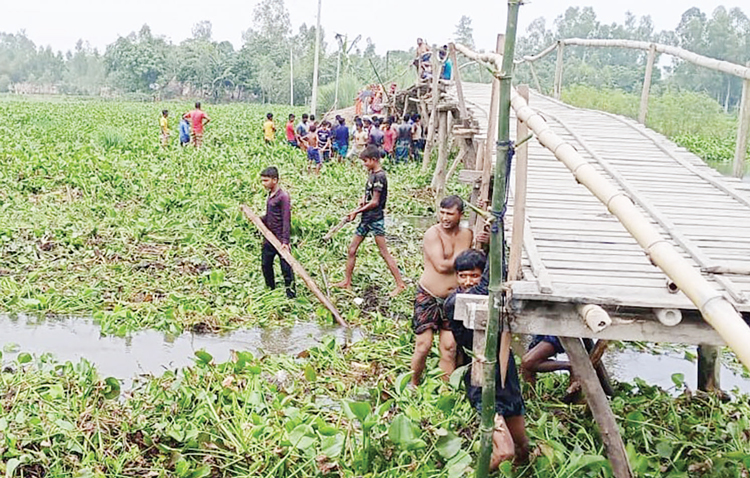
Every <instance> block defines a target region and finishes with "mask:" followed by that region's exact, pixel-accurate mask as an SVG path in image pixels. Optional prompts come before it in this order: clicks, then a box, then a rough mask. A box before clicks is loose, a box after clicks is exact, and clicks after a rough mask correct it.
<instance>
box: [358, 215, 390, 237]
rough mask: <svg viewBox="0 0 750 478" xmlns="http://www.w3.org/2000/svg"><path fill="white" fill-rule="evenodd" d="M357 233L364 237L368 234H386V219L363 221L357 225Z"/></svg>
mask: <svg viewBox="0 0 750 478" xmlns="http://www.w3.org/2000/svg"><path fill="white" fill-rule="evenodd" d="M355 234H356V235H358V236H362V237H367V235H368V234H372V235H373V236H385V219H378V220H377V221H367V222H365V221H362V222H360V223H359V226H357V230H356V231H355Z"/></svg>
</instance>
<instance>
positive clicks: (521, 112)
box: [512, 94, 750, 368]
mask: <svg viewBox="0 0 750 478" xmlns="http://www.w3.org/2000/svg"><path fill="white" fill-rule="evenodd" d="M512 105H513V109H514V110H515V111H516V115H517V116H518V117H520V118H521V119H523V120H525V121H526V123H527V125H528V126H529V129H530V130H531V131H533V132H534V133H535V134H536V137H537V138H538V139H539V142H540V143H541V144H542V145H543V146H544V147H545V148H547V149H549V150H550V151H552V152H553V153H554V154H555V156H556V157H557V159H559V160H560V161H561V162H562V163H563V164H565V166H566V167H567V168H568V169H569V170H570V171H571V172H572V173H573V174H574V176H575V178H576V180H577V181H578V182H579V183H581V184H583V185H584V186H585V187H586V188H587V189H588V190H589V191H591V192H592V194H594V196H596V197H597V198H598V199H599V200H600V201H601V202H602V204H604V205H606V206H607V208H608V209H609V211H610V212H611V213H612V214H613V215H614V216H615V217H617V219H618V220H619V221H620V222H621V223H622V225H623V226H624V227H625V229H627V230H628V232H629V233H630V234H631V236H633V238H634V239H635V240H636V241H637V242H638V243H639V244H640V245H641V247H642V248H643V249H644V250H645V251H646V252H647V254H648V255H649V257H650V259H651V261H652V262H653V263H654V264H655V265H656V266H657V267H659V268H660V269H661V270H662V271H664V273H665V274H666V275H667V277H669V278H670V279H671V280H672V281H674V283H675V284H676V285H677V287H678V288H679V289H680V290H681V291H682V292H683V293H684V294H685V296H687V297H688V298H689V299H690V301H691V302H692V303H693V304H695V306H696V307H697V308H698V310H700V311H701V314H702V315H703V318H704V319H705V320H706V322H708V323H709V324H710V325H711V326H712V327H713V328H714V329H715V330H716V332H717V333H718V334H719V335H720V336H721V338H722V339H724V341H725V342H726V343H727V345H729V347H731V349H732V350H733V351H734V353H735V354H736V355H737V357H738V358H739V360H740V361H741V362H742V363H743V364H744V365H745V367H748V368H750V347H747V344H749V343H750V327H748V325H747V324H746V323H745V322H744V320H743V319H742V317H741V316H740V314H739V313H738V312H737V310H736V309H735V308H734V306H733V305H732V303H731V302H730V301H729V300H728V299H726V298H725V297H724V295H723V294H722V293H721V292H720V291H718V290H716V289H715V288H714V287H713V286H712V285H711V284H710V283H709V282H708V281H707V280H706V279H705V278H704V277H703V276H702V275H701V273H700V271H699V270H698V269H696V268H695V267H693V265H692V264H691V263H690V262H688V261H687V259H685V258H684V257H683V256H682V254H681V253H680V252H678V251H677V250H676V249H675V248H674V247H673V246H672V245H671V244H670V243H669V242H668V241H666V240H665V238H664V237H663V236H662V235H661V234H660V233H659V231H658V230H657V229H656V228H655V227H654V226H653V225H652V224H651V219H650V218H647V217H646V216H645V215H643V214H642V213H641V212H640V211H639V210H638V208H637V207H636V206H635V204H634V203H633V201H632V200H631V199H630V198H628V197H627V196H626V195H624V194H623V193H622V192H621V191H620V190H619V188H617V187H616V186H614V185H613V184H612V183H611V182H610V181H609V180H608V179H606V178H605V177H604V176H602V175H601V174H600V173H599V172H598V171H597V170H596V169H595V168H594V166H593V165H591V164H589V163H588V162H587V161H586V160H585V159H584V158H583V157H582V156H581V155H580V154H579V153H578V151H576V149H575V148H574V147H573V146H572V145H570V144H569V143H567V142H565V141H563V139H562V138H560V137H559V136H557V134H555V133H554V132H553V131H552V129H551V128H550V127H549V125H548V124H547V122H546V121H545V120H544V118H543V117H542V116H541V115H539V114H538V113H536V112H535V111H534V110H532V109H531V108H530V107H529V106H528V105H527V104H526V101H525V100H524V99H523V98H522V97H521V96H520V95H518V94H514V95H513V99H512Z"/></svg>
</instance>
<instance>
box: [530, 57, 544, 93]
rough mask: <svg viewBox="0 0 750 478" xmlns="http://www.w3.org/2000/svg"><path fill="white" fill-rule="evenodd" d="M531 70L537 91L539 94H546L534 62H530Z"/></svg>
mask: <svg viewBox="0 0 750 478" xmlns="http://www.w3.org/2000/svg"><path fill="white" fill-rule="evenodd" d="M529 69H530V70H531V76H532V77H533V78H534V85H536V91H538V92H539V94H542V95H543V94H544V90H543V89H542V84H541V83H540V82H539V76H538V75H537V74H536V68H535V67H534V63H533V62H529Z"/></svg>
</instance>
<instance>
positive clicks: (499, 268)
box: [476, 0, 523, 478]
mask: <svg viewBox="0 0 750 478" xmlns="http://www.w3.org/2000/svg"><path fill="white" fill-rule="evenodd" d="M522 1H523V0H508V17H507V23H506V30H505V32H506V34H505V37H504V38H503V43H504V45H503V46H504V48H503V64H502V71H501V72H499V73H500V75H501V77H502V80H500V85H499V86H500V88H499V90H500V92H499V96H498V100H499V101H498V110H497V111H498V120H497V123H496V134H497V136H496V137H497V138H498V139H499V141H498V142H497V143H496V145H495V146H496V148H497V164H496V165H495V184H494V188H493V191H492V211H497V212H499V211H501V210H503V209H504V207H505V199H506V187H507V184H506V183H507V177H506V168H507V164H508V161H509V154H508V153H509V150H510V141H509V140H510V97H511V88H512V87H513V86H512V84H511V78H512V75H513V56H514V54H515V46H516V30H517V28H518V9H519V7H520V6H521V2H522ZM500 41H501V40H500V38H498V46H500V45H499V43H500ZM491 136H494V135H492V134H491V132H490V131H487V139H488V142H489V139H490V137H491ZM489 161H490V158H489V157H485V163H488V162H489ZM488 259H489V265H490V267H489V269H490V277H489V279H490V280H489V298H488V302H489V311H488V312H489V313H488V315H487V329H486V330H487V331H486V334H487V336H486V345H485V357H489V360H490V364H489V366H487V367H484V385H483V387H482V428H481V436H480V438H481V441H480V443H481V448H480V451H479V457H478V459H477V471H476V477H477V478H486V477H487V476H488V475H489V466H490V458H491V455H492V448H493V440H492V436H493V433H494V429H495V426H494V424H495V393H496V389H495V388H496V387H495V373H496V372H495V371H496V366H495V364H494V363H493V362H495V360H496V357H498V332H499V329H500V320H501V314H502V313H503V311H502V304H503V301H504V300H503V299H504V293H503V280H504V279H505V277H503V267H504V266H505V265H506V264H505V261H506V257H505V231H504V225H503V220H502V218H501V217H496V220H495V221H494V222H493V223H492V228H491V231H490V255H489V258H488ZM508 345H509V344H508ZM500 349H501V350H502V349H503V344H500ZM498 365H499V367H500V378H501V381H503V380H504V375H503V364H502V362H501V363H499V364H498ZM503 386H505V383H504V382H503Z"/></svg>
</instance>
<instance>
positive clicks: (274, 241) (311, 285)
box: [240, 204, 349, 327]
mask: <svg viewBox="0 0 750 478" xmlns="http://www.w3.org/2000/svg"><path fill="white" fill-rule="evenodd" d="M240 209H241V210H242V213H243V214H244V215H245V217H246V218H248V219H249V220H250V222H252V223H253V224H255V227H257V228H258V230H259V231H260V232H261V234H263V236H264V237H265V238H266V240H267V241H268V242H270V243H271V245H272V246H273V247H274V248H275V249H276V250H277V251H278V253H279V255H281V257H283V258H284V260H285V261H287V262H288V263H289V265H291V266H292V269H293V270H294V272H296V273H297V275H298V276H300V277H301V278H302V281H303V282H304V283H305V285H306V286H307V288H308V289H310V291H311V292H312V293H313V295H315V297H316V298H317V299H318V300H319V301H320V303H321V304H323V305H324V306H325V308H326V309H328V310H329V311H331V315H333V318H334V319H336V322H338V323H339V325H341V326H342V327H349V324H347V323H346V321H345V320H344V318H343V317H342V316H341V313H340V312H339V311H338V309H337V308H336V306H335V305H333V302H331V300H330V299H329V298H328V297H327V296H326V295H325V294H323V292H321V291H320V288H318V285H317V284H316V283H315V281H314V280H313V279H312V277H310V274H308V273H307V271H306V270H305V268H304V267H302V264H300V263H299V262H297V259H295V258H294V256H292V254H291V253H290V252H289V251H288V250H286V249H282V248H281V242H280V241H279V240H278V238H276V235H274V233H273V232H271V231H270V230H269V229H268V227H266V225H265V224H263V221H262V220H261V219H260V218H259V217H258V216H257V215H256V214H255V213H254V212H253V211H252V209H250V208H249V207H247V206H245V205H244V204H243V205H242V206H240Z"/></svg>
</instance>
